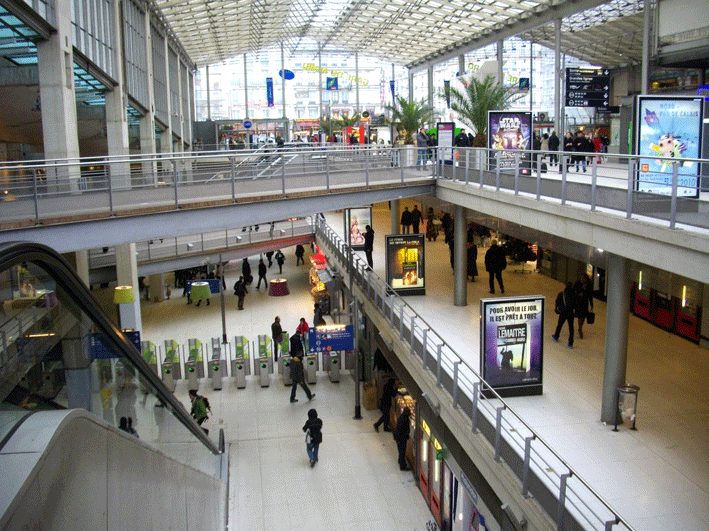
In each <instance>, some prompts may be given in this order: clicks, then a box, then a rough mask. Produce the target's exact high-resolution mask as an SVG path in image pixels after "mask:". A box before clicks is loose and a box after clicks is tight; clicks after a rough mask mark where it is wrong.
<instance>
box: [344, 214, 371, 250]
mask: <svg viewBox="0 0 709 531" xmlns="http://www.w3.org/2000/svg"><path fill="white" fill-rule="evenodd" d="M371 224H372V207H360V208H346V209H345V237H346V238H347V243H348V244H349V245H351V246H352V249H355V250H362V249H364V233H365V228H366V227H367V225H371Z"/></svg>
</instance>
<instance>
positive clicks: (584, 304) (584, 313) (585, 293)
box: [574, 273, 593, 339]
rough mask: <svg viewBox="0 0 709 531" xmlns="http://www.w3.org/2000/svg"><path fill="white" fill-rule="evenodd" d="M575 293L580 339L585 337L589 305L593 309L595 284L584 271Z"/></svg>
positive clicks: (575, 287)
mask: <svg viewBox="0 0 709 531" xmlns="http://www.w3.org/2000/svg"><path fill="white" fill-rule="evenodd" d="M574 294H575V295H576V318H577V319H578V326H579V339H583V323H584V322H585V321H586V317H588V313H589V312H588V307H589V305H590V306H591V310H593V286H592V285H591V279H589V278H588V275H587V274H586V273H582V274H581V278H579V279H578V280H577V281H576V283H575V284H574Z"/></svg>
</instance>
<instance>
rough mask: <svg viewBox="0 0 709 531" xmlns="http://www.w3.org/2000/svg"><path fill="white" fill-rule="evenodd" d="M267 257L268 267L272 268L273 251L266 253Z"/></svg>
mask: <svg viewBox="0 0 709 531" xmlns="http://www.w3.org/2000/svg"><path fill="white" fill-rule="evenodd" d="M266 258H267V259H268V268H269V269H271V266H272V265H273V251H268V252H267V253H266Z"/></svg>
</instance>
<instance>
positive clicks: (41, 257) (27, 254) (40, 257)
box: [0, 242, 220, 455]
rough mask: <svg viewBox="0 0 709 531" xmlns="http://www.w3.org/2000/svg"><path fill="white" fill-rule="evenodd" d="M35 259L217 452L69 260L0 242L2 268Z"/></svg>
mask: <svg viewBox="0 0 709 531" xmlns="http://www.w3.org/2000/svg"><path fill="white" fill-rule="evenodd" d="M22 262H31V263H34V264H37V265H39V266H40V267H42V268H43V269H44V270H45V271H46V272H47V274H49V275H50V276H51V278H52V279H53V280H54V281H55V282H56V283H57V286H59V287H61V288H62V289H63V290H64V291H65V292H66V293H67V294H69V295H70V296H71V298H72V299H73V301H74V303H75V304H76V305H77V306H78V307H79V308H80V309H81V311H83V312H84V313H85V314H86V315H88V316H89V317H90V318H91V320H92V321H93V323H94V325H95V326H96V328H97V329H98V330H99V331H100V332H101V333H103V334H104V336H105V337H106V339H107V341H108V343H109V344H110V345H111V346H112V347H114V348H115V349H116V350H117V351H118V352H120V353H121V354H122V355H123V356H125V357H126V358H128V359H129V360H130V362H131V363H132V364H133V365H134V366H135V367H136V369H137V370H138V372H139V373H140V374H141V376H142V377H143V378H145V380H147V381H148V382H149V383H150V385H151V386H152V387H153V389H155V392H156V395H157V397H158V399H159V400H160V401H161V402H162V403H163V404H164V405H166V406H168V407H169V408H170V409H171V410H172V412H173V414H174V415H175V416H176V417H177V418H178V420H179V421H180V422H182V424H183V425H184V426H185V427H186V428H187V429H188V430H189V431H190V432H192V434H193V435H194V436H195V437H197V439H199V441H200V442H201V443H202V444H204V445H205V446H206V447H207V448H208V449H209V451H210V452H212V453H213V454H215V455H217V454H219V453H220V451H219V448H218V447H217V446H216V445H215V444H214V442H212V440H211V439H209V437H207V435H206V434H205V433H204V430H202V428H201V427H200V426H199V425H198V424H197V423H196V422H195V420H194V419H193V418H192V417H191V416H190V415H189V414H188V413H187V411H185V409H184V407H183V406H182V404H181V403H180V402H179V401H178V400H177V398H175V395H174V394H172V393H171V392H170V391H169V390H168V388H167V387H166V386H165V384H164V383H163V382H162V380H161V379H160V378H159V377H158V375H157V374H156V373H155V371H153V370H152V369H151V368H150V366H149V365H148V363H147V362H146V361H145V360H144V359H143V357H142V356H141V355H140V353H139V352H138V351H137V350H136V349H135V347H134V346H133V345H132V343H131V342H130V341H128V339H127V338H126V337H125V336H124V335H123V333H122V332H121V331H120V329H119V328H118V327H117V326H116V325H115V324H114V323H113V321H112V320H111V318H110V317H109V316H108V314H106V312H105V311H104V310H103V308H101V306H100V305H99V304H98V303H97V302H96V299H95V298H94V297H93V295H92V294H91V292H90V291H89V290H88V288H87V287H86V285H85V284H84V283H83V281H82V280H81V279H80V278H79V276H78V274H77V273H76V271H74V269H73V268H72V267H71V265H69V263H68V262H67V261H66V260H65V259H64V258H63V257H62V256H61V255H60V254H59V253H57V252H56V251H54V250H53V249H52V248H50V247H47V246H46V245H42V244H39V243H33V242H9V243H4V244H0V271H5V270H6V269H9V268H10V267H13V266H15V265H18V264H21V263H22Z"/></svg>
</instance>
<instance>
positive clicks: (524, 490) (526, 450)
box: [522, 435, 537, 498]
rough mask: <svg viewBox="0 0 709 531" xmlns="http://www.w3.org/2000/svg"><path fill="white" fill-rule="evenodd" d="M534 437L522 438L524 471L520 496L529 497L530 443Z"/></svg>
mask: <svg viewBox="0 0 709 531" xmlns="http://www.w3.org/2000/svg"><path fill="white" fill-rule="evenodd" d="M536 438H537V436H536V435H531V436H530V437H525V438H524V471H523V472H522V496H524V497H525V498H526V497H528V496H529V462H530V459H531V454H532V441H533V440H534V439H536Z"/></svg>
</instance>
